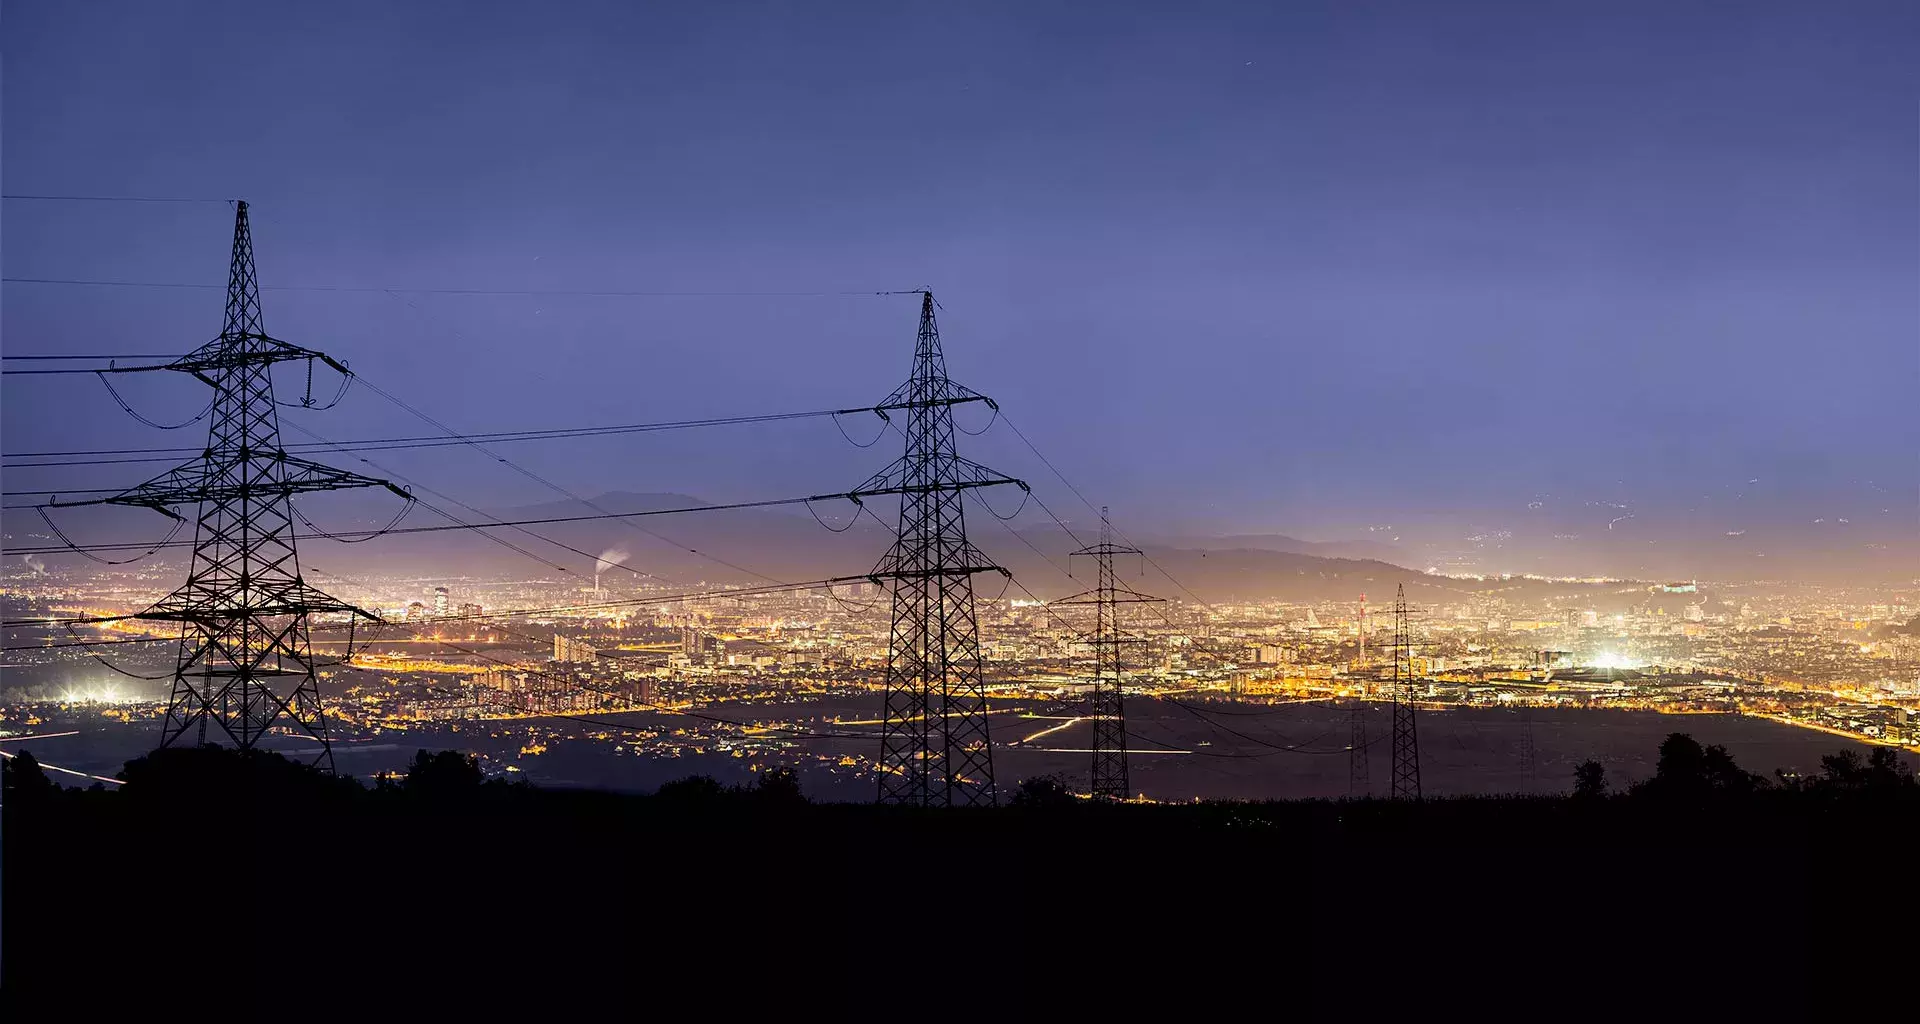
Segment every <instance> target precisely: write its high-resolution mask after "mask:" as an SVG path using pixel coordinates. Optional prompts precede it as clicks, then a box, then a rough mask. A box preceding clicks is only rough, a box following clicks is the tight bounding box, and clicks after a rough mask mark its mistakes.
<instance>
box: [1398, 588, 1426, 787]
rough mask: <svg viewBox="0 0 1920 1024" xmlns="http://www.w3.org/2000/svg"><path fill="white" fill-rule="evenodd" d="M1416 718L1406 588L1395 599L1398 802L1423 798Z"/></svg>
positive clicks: (1401, 589) (1411, 642)
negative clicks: (1421, 795) (1421, 796)
mask: <svg viewBox="0 0 1920 1024" xmlns="http://www.w3.org/2000/svg"><path fill="white" fill-rule="evenodd" d="M1414 724H1415V723H1414V718H1413V640H1412V638H1411V636H1410V635H1409V634H1408V632H1407V586H1406V584H1404V583H1403V584H1401V585H1400V592H1399V594H1398V595H1397V596H1395V597H1394V600H1393V790H1392V795H1393V798H1394V799H1395V800H1418V799H1420V737H1419V734H1418V733H1417V732H1415V730H1414Z"/></svg>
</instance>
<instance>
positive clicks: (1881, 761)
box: [1867, 747, 1920, 790]
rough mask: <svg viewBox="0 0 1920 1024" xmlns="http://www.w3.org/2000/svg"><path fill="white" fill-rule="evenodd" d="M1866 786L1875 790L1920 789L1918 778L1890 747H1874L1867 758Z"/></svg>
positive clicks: (1919, 779)
mask: <svg viewBox="0 0 1920 1024" xmlns="http://www.w3.org/2000/svg"><path fill="white" fill-rule="evenodd" d="M1867 785H1869V786H1871V787H1873V788H1875V789H1881V788H1886V789H1904V790H1913V789H1920V778H1915V777H1914V774H1913V771H1912V769H1909V768H1908V767H1907V766H1906V765H1905V764H1902V763H1901V759H1900V755H1899V753H1898V752H1896V751H1895V750H1894V749H1893V748H1892V747H1875V748H1873V753H1872V754H1869V755H1868V756H1867Z"/></svg>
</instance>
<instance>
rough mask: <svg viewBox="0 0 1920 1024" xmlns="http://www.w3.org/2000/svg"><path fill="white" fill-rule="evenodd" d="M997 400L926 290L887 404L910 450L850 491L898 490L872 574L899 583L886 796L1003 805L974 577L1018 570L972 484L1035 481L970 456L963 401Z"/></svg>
mask: <svg viewBox="0 0 1920 1024" xmlns="http://www.w3.org/2000/svg"><path fill="white" fill-rule="evenodd" d="M966 402H986V403H987V404H989V405H991V404H992V402H991V400H989V399H987V398H986V397H985V396H983V395H980V394H979V393H977V392H975V391H973V390H971V389H969V388H966V387H963V386H961V385H959V384H956V383H954V382H953V381H952V380H950V379H948V377H947V363H946V356H945V354H944V352H943V351H942V350H941V347H940V328H939V325H938V323H937V321H936V320H935V317H934V301H933V293H932V292H930V291H927V292H922V293H921V295H920V329H919V334H918V336H917V338H916V339H915V342H914V354H913V372H912V375H911V376H910V377H909V378H908V379H907V382H906V383H904V384H902V385H901V386H900V387H898V388H896V389H895V390H894V392H893V394H892V395H889V396H888V397H887V399H886V401H885V402H883V403H882V404H881V405H880V406H879V407H878V408H879V409H881V410H904V411H905V413H906V421H907V422H906V425H905V427H904V428H902V430H903V433H904V434H905V435H906V451H905V454H903V455H902V456H901V457H900V459H899V460H898V461H896V462H894V463H893V464H892V465H891V466H889V467H887V468H886V469H884V470H881V471H880V472H879V473H876V474H874V475H873V476H872V477H871V478H869V479H868V480H867V481H866V483H864V484H862V485H861V486H860V487H859V488H857V489H856V490H854V491H853V492H850V494H849V496H850V497H853V498H855V499H856V500H858V499H859V498H860V497H862V496H865V495H874V494H898V495H899V496H900V518H899V530H898V535H897V537H896V539H895V541H894V545H893V548H892V549H891V550H890V551H888V552H887V554H886V555H885V556H883V557H882V558H881V559H880V562H879V564H878V565H876V566H875V567H874V570H873V572H872V573H870V574H869V578H871V579H872V580H873V581H874V582H876V583H878V584H880V585H882V586H886V587H888V588H889V589H890V590H891V591H892V599H893V615H892V625H891V627H890V630H889V635H890V639H889V643H888V652H887V679H886V691H885V698H884V707H883V710H882V716H881V717H882V725H881V740H880V796H879V799H880V802H881V803H896V804H915V805H920V806H934V805H940V806H950V805H968V804H989V805H990V804H992V803H993V802H994V800H995V790H994V778H993V745H992V742H991V740H990V738H989V736H988V730H987V693H986V679H985V674H984V665H983V663H982V659H981V655H980V627H979V621H978V619H977V618H976V616H975V613H974V595H973V578H974V577H975V576H976V575H978V574H980V573H983V572H998V573H1001V574H1003V575H1010V574H1008V573H1007V570H1005V569H1004V568H1001V567H1000V566H999V565H997V564H995V563H994V562H993V560H992V559H990V558H988V557H987V556H986V555H985V554H983V553H981V552H980V550H979V549H977V548H975V547H974V546H973V544H972V543H970V542H969V541H968V540H967V521H966V512H965V508H964V499H965V496H966V492H967V491H969V490H972V489H974V488H978V487H991V486H996V485H1000V484H1013V485H1016V486H1018V487H1020V488H1021V489H1022V490H1025V489H1026V487H1027V485H1026V484H1025V483H1022V482H1021V481H1018V480H1015V479H1013V478H1011V477H1007V476H1003V475H1001V474H999V473H996V472H994V471H993V470H990V469H988V468H986V467H985V466H982V465H980V464H979V463H976V462H973V461H971V460H968V459H966V458H963V457H961V455H960V454H959V452H958V451H957V450H956V448H955V444H954V433H955V428H954V423H953V408H954V406H956V405H959V404H962V403H966Z"/></svg>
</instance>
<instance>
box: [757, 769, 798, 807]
mask: <svg viewBox="0 0 1920 1024" xmlns="http://www.w3.org/2000/svg"><path fill="white" fill-rule="evenodd" d="M752 795H753V797H754V799H756V800H759V801H761V802H762V803H769V804H776V805H785V806H792V805H795V804H804V803H806V802H807V797H806V794H805V793H802V792H801V791H800V776H799V775H798V774H796V773H795V772H794V770H793V769H791V768H769V769H767V770H766V771H764V772H761V773H760V777H759V778H758V779H755V780H754V783H753V789H752Z"/></svg>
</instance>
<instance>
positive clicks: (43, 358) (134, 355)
mask: <svg viewBox="0 0 1920 1024" xmlns="http://www.w3.org/2000/svg"><path fill="white" fill-rule="evenodd" d="M178 358H180V356H179V354H178V353H168V352H122V353H120V354H118V355H98V354H88V355H71V356H49V355H32V356H8V355H0V359H18V360H22V361H40V362H73V361H75V360H79V359H178Z"/></svg>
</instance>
